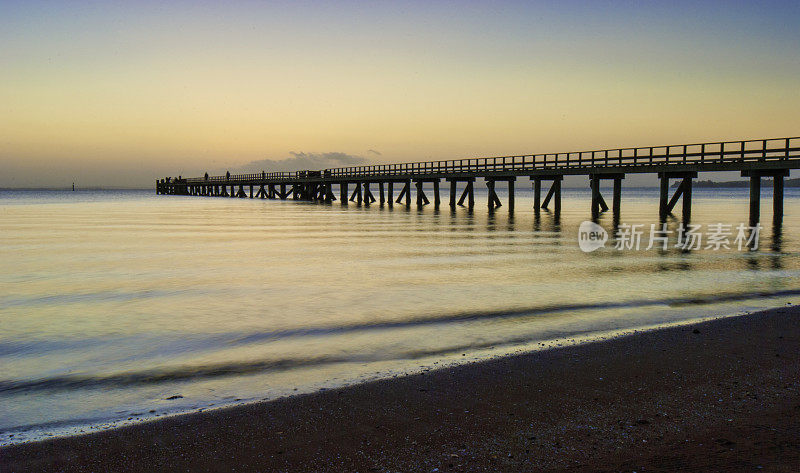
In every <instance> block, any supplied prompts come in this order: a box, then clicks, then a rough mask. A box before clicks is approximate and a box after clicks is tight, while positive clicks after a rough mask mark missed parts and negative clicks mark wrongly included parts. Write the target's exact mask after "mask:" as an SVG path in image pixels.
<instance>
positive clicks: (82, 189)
mask: <svg viewBox="0 0 800 473" xmlns="http://www.w3.org/2000/svg"><path fill="white" fill-rule="evenodd" d="M151 190H153V188H151V187H76V188H75V192H79V191H151ZM2 191H69V192H72V191H73V189H72V187H71V186H70V187H0V192H2Z"/></svg>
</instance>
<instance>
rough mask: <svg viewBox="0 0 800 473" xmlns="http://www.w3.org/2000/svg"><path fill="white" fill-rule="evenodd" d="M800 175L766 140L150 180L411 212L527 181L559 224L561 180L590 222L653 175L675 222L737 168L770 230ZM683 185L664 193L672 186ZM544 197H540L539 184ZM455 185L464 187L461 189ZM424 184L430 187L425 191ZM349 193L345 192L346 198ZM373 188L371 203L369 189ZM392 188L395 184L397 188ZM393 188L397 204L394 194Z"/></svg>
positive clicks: (184, 189)
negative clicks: (576, 192) (579, 178)
mask: <svg viewBox="0 0 800 473" xmlns="http://www.w3.org/2000/svg"><path fill="white" fill-rule="evenodd" d="M798 168H800V137H790V138H770V139H760V140H743V141H727V142H710V143H693V144H681V145H666V146H649V147H640V148H615V149H603V150H595V151H577V152H566V153H547V154H533V155H520V156H500V157H489V158H472V159H455V160H449V161H426V162H417V163H400V164H376V165H371V166H353V167H342V168H333V169H323V170H304V171H294V172H261V173H254V174H239V175H228V176H207V177H205V176H204V177H195V178H183V177H180V178H177V179H175V178H164V179H160V180H157V181H156V192H157V193H158V194H165V195H192V196H209V197H210V196H215V197H239V198H246V197H249V198H251V199H252V198H262V199H287V198H292V199H295V200H310V201H321V202H333V201H335V200H337V193H335V192H334V189H335V190H338V200H339V201H341V203H342V204H347V203H348V202H356V203H358V204H362V203H363V204H365V205H370V204H372V203H375V202H379V203H380V204H386V205H389V206H391V205H394V204H404V205H406V206H411V201H412V193H413V194H414V197H415V198H416V205H417V206H420V207H421V206H424V205H428V204H430V203H431V201H430V200H429V199H428V195H427V194H426V192H430V193H432V197H433V202H432V203H433V205H434V206H435V207H436V208H438V207H439V206H440V205H441V193H440V184H441V182H442V180H444V181H445V182H446V183H447V184H448V185H449V194H448V197H449V205H450V206H451V207H456V206H457V205H466V206H467V207H469V208H472V207H474V205H475V192H474V183H475V181H476V180H477V179H483V180H484V182H485V184H486V186H487V189H488V206H489V209H491V210H493V209H495V208H497V207H500V206H501V205H502V202H501V201H500V198H499V197H498V195H497V193H496V192H495V185H496V183H497V182H498V181H503V182H506V183H507V186H508V202H507V204H508V209H509V211H513V210H514V199H515V188H514V185H515V182H516V181H517V179H518V178H527V179H530V181H531V182H532V186H533V197H534V209H535V211H536V212H537V213H538V212H539V211H540V209H549V207H550V206H551V205H552V212H553V214H554V216H555V217H556V218H558V217H559V216H560V213H561V181H562V180H563V179H564V176H570V175H585V176H588V179H589V185H590V187H591V212H592V217H593V218H597V217H598V216H599V215H600V213H601V212H605V211H608V210H609V207H608V205H607V203H606V201H605V199H604V198H603V195H602V194H601V192H600V181H601V180H604V179H605V180H611V181H613V191H612V207H611V210H612V211H613V212H614V215H616V216H619V214H620V201H621V189H622V180H623V179H625V175H626V174H632V173H637V174H638V173H653V174H657V175H658V177H659V179H660V189H661V191H660V199H659V215H660V216H661V217H662V218H664V217H666V216H667V215H669V214H671V213H672V211H673V209H674V208H675V206H676V205H677V203H678V201H679V200H680V201H682V219H683V220H684V221H689V220H690V218H691V208H692V180H693V179H695V178H697V176H698V173H700V172H710V171H738V172H740V173H741V175H742V176H744V177H748V178H749V179H750V223H751V225H754V224H755V223H757V222H759V221H760V214H759V212H760V210H759V209H760V196H761V178H762V177H771V178H772V179H773V180H772V185H773V189H774V192H773V216H774V220H775V223H778V224H779V223H780V222H781V220H782V217H783V181H784V178H785V177H787V176H789V171H790V170H791V169H798ZM673 179H678V180H680V185H679V186H678V187H677V188H676V189H675V192H674V194H673V195H672V196H670V182H671V180H673ZM543 183H545V184H549V190H548V191H547V193H546V194H545V196H544V199H542V198H541V197H542V184H543ZM459 184H462V186H461V188H459V186H458V185H459ZM426 185H427V188H428V189H427V190H426ZM351 186H352V189H353V190H352V193H351V192H350V189H351ZM372 186H377V193H378V198H376V197H375V196H374V195H373V193H372V191H373V189H374V187H372ZM395 186H397V187H395ZM396 189H397V190H399V194H398V195H397V198H396V199H395V196H394V191H395V190H396Z"/></svg>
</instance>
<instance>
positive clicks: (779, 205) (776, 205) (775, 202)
mask: <svg viewBox="0 0 800 473" xmlns="http://www.w3.org/2000/svg"><path fill="white" fill-rule="evenodd" d="M788 176H789V170H788V169H758V170H748V171H742V177H749V178H750V226H751V227H754V226H756V225H758V224H759V223H760V222H761V178H762V177H771V178H772V223H773V225H775V226H776V227H779V226H781V225H782V224H783V179H784V178H785V177H788Z"/></svg>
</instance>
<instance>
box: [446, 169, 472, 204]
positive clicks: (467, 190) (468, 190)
mask: <svg viewBox="0 0 800 473" xmlns="http://www.w3.org/2000/svg"><path fill="white" fill-rule="evenodd" d="M447 181H448V182H449V183H450V206H451V207H453V208H455V206H456V205H460V206H463V205H464V201H465V200H467V208H469V209H472V208H474V207H475V191H474V183H475V178H474V177H460V178H459V177H448V178H447ZM459 182H466V183H467V185H466V186H465V187H464V191H463V192H462V193H461V198H460V199H458V202H457V203H456V193H457V192H458V188H457V187H456V185H457V184H458V183H459Z"/></svg>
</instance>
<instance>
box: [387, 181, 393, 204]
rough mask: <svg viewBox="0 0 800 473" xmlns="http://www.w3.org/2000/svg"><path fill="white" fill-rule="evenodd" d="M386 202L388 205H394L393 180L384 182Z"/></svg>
mask: <svg viewBox="0 0 800 473" xmlns="http://www.w3.org/2000/svg"><path fill="white" fill-rule="evenodd" d="M386 203H387V204H389V207H394V182H392V181H389V182H387V183H386Z"/></svg>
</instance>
